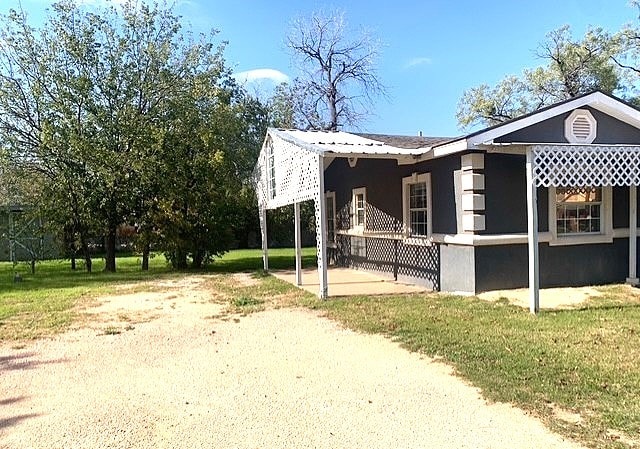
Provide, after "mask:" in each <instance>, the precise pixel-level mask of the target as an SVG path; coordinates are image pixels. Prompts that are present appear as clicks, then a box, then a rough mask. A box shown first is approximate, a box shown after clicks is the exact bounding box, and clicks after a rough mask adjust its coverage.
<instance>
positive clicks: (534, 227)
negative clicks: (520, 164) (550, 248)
mask: <svg viewBox="0 0 640 449" xmlns="http://www.w3.org/2000/svg"><path fill="white" fill-rule="evenodd" d="M533 159H534V157H533V150H531V149H530V148H529V149H527V162H526V165H525V171H526V177H527V253H528V262H529V264H528V266H529V270H528V271H529V276H528V277H529V311H530V312H531V313H538V311H539V310H540V255H539V248H538V242H539V236H538V199H537V191H538V189H537V188H536V180H535V178H534V176H533V170H534V160H533Z"/></svg>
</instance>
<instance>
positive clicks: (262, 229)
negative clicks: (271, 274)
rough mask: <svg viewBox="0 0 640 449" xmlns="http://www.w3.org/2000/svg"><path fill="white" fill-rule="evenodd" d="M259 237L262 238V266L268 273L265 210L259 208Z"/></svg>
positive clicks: (262, 207)
mask: <svg viewBox="0 0 640 449" xmlns="http://www.w3.org/2000/svg"><path fill="white" fill-rule="evenodd" d="M260 237H261V238H262V265H263V267H264V271H269V247H268V242H267V209H266V208H265V207H264V206H260Z"/></svg>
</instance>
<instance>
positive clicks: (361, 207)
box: [351, 187, 367, 231]
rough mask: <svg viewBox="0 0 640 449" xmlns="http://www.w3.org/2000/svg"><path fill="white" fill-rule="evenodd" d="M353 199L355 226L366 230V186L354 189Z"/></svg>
mask: <svg viewBox="0 0 640 449" xmlns="http://www.w3.org/2000/svg"><path fill="white" fill-rule="evenodd" d="M351 201H352V208H353V211H352V212H353V228H354V229H357V230H360V231H364V229H365V228H366V224H367V223H366V222H367V189H366V188H365V187H360V188H358V189H353V196H352V199H351Z"/></svg>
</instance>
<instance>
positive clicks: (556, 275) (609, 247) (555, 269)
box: [475, 238, 640, 292]
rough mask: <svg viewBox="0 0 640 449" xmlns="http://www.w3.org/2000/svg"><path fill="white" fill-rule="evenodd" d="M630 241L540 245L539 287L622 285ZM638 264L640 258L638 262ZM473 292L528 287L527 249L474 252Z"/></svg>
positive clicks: (488, 248) (492, 248)
mask: <svg viewBox="0 0 640 449" xmlns="http://www.w3.org/2000/svg"><path fill="white" fill-rule="evenodd" d="M628 261H629V239H627V238H620V239H615V240H614V241H613V243H608V244H607V243H603V244H593V245H572V246H549V245H548V244H544V243H542V244H540V287H560V286H564V287H577V286H584V285H597V284H607V283H613V282H624V281H625V279H626V278H627V276H628V270H629V263H628ZM638 262H639V263H640V257H639V258H638ZM475 274H476V286H475V288H476V290H475V291H476V292H484V291H489V290H501V289H507V288H520V287H527V286H528V278H527V276H528V256H527V245H525V244H523V245H502V246H485V247H476V248H475Z"/></svg>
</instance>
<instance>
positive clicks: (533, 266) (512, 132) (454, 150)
mask: <svg viewBox="0 0 640 449" xmlns="http://www.w3.org/2000/svg"><path fill="white" fill-rule="evenodd" d="M255 181H256V188H257V192H258V207H259V211H260V218H261V220H260V223H261V229H262V236H263V238H262V241H263V250H264V258H265V269H267V268H268V257H267V255H268V249H267V246H266V241H267V240H266V238H265V236H266V219H265V217H266V210H267V209H273V208H277V207H280V206H284V205H287V204H294V205H296V206H295V211H296V214H295V216H296V224H295V226H296V230H297V232H296V234H299V223H298V221H299V207H298V206H297V205H298V204H299V203H300V202H301V201H306V200H313V201H314V204H315V215H316V228H317V233H316V239H317V252H318V275H319V278H320V291H319V293H318V294H319V296H320V297H326V295H327V288H328V286H327V281H326V279H327V277H326V270H327V266H328V264H329V263H331V264H335V265H338V266H348V267H353V268H358V269H363V270H367V271H372V272H376V273H379V274H382V275H385V276H388V277H390V278H394V279H398V280H402V281H405V282H412V283H416V284H421V285H424V286H427V287H429V288H432V289H434V290H441V291H450V292H464V293H471V294H475V293H480V292H482V291H487V290H496V289H506V288H516V287H526V286H529V288H530V300H531V311H532V312H537V310H538V307H539V300H538V298H539V296H538V289H539V287H540V286H543V287H552V286H579V285H589V284H602V283H611V282H625V281H626V282H629V283H634V284H635V283H637V282H638V279H637V268H636V267H637V264H638V252H637V235H638V229H637V220H638V197H637V185H638V183H639V182H640V111H638V110H637V109H636V108H634V107H632V106H631V105H629V104H626V103H625V102H623V101H621V100H619V99H617V98H615V97H612V96H610V95H607V94H604V93H602V92H593V93H590V94H586V95H583V96H581V97H576V98H572V99H570V100H566V101H563V102H560V103H557V104H555V105H552V106H550V107H547V108H545V109H541V110H538V111H536V112H534V113H531V114H528V115H525V116H522V117H519V118H517V119H514V120H511V121H509V122H506V123H502V124H500V125H497V126H494V127H490V128H487V129H484V130H481V131H478V132H474V133H472V134H468V135H466V136H462V137H456V138H429V137H422V136H389V135H379V134H353V133H346V132H323V131H297V130H281V129H269V130H268V131H267V135H266V138H265V141H264V145H263V147H262V150H261V153H260V156H259V159H258V161H257V165H256V170H255ZM298 241H299V240H298ZM296 246H299V245H296ZM298 254H299V251H298ZM297 260H298V270H297V271H298V273H299V260H300V258H299V257H297Z"/></svg>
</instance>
